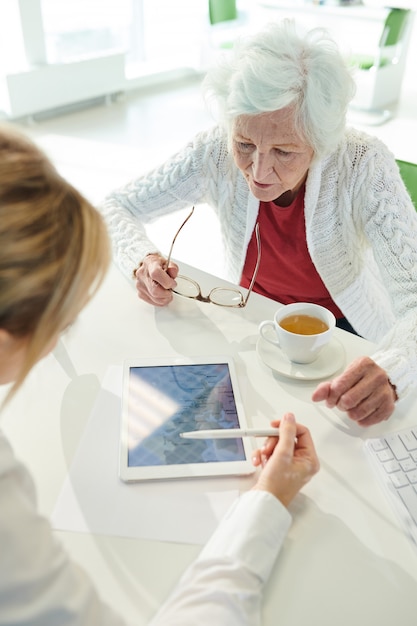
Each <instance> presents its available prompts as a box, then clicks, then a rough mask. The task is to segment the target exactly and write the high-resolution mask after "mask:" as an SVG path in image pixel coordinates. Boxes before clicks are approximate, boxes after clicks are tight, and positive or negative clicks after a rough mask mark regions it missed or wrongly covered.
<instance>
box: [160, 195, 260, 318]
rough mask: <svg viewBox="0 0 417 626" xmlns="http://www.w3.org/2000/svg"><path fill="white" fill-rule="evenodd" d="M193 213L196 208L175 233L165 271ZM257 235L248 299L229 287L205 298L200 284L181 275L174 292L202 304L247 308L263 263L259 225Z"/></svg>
mask: <svg viewBox="0 0 417 626" xmlns="http://www.w3.org/2000/svg"><path fill="white" fill-rule="evenodd" d="M193 213H194V207H193V208H192V209H191V213H190V214H189V215H188V216H187V217H186V218H185V220H184V221H183V223H182V224H181V226H180V227H179V229H178V230H177V232H176V233H175V237H174V239H173V240H172V244H171V248H170V250H169V254H168V258H167V261H166V263H165V269H166V268H168V266H169V262H170V260H171V255H172V250H173V247H174V243H175V240H176V239H177V237H178V235H179V233H180V232H181V230H182V228H183V227H184V226H185V224H186V223H187V222H188V220H189V219H190V217H191V216H192V214H193ZM255 235H256V245H257V249H258V257H257V260H256V265H255V270H254V272H253V276H252V280H251V282H250V285H249V288H248V291H247V293H246V297H245V296H244V295H243V294H242V292H241V291H240V290H239V289H229V288H227V287H215V288H214V289H212V290H211V291H210V293H209V294H208V296H203V295H202V293H201V287H200V285H199V284H198V283H196V282H195V280H193V279H192V278H188V277H187V276H181V275H180V274H179V275H178V276H177V277H176V278H175V280H176V283H177V286H176V287H175V289H173V290H172V291H173V292H174V293H176V294H177V295H179V296H183V297H184V298H192V299H194V300H199V301H200V302H211V303H212V304H217V305H218V306H227V307H237V308H243V307H244V306H246V305H247V303H248V300H249V296H250V294H251V293H252V289H253V286H254V284H255V280H256V276H257V274H258V269H259V264H260V262H261V237H260V235H259V224H256V227H255Z"/></svg>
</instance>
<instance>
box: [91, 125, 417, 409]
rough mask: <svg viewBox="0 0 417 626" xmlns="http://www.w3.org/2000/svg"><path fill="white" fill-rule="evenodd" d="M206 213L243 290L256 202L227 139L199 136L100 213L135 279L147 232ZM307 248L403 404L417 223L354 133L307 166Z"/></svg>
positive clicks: (416, 309) (366, 140)
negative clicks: (160, 223)
mask: <svg viewBox="0 0 417 626" xmlns="http://www.w3.org/2000/svg"><path fill="white" fill-rule="evenodd" d="M199 203H206V204H209V205H210V206H212V207H213V209H214V210H215V211H216V213H217V215H218V218H219V220H220V225H221V231H222V237H223V245H224V249H225V259H226V269H227V277H228V278H229V280H231V281H233V282H239V279H240V275H241V272H242V268H243V264H244V261H245V256H246V249H247V246H248V242H249V239H250V237H251V233H252V231H253V228H254V225H255V223H256V218H257V214H258V210H259V201H258V200H257V199H256V198H255V197H254V196H253V195H252V194H251V193H250V191H249V188H248V185H247V183H246V181H245V179H244V177H243V175H242V174H241V172H240V171H239V170H238V169H237V168H236V166H235V164H234V161H233V158H232V156H231V154H230V152H229V149H228V143H227V138H226V136H225V134H224V132H223V131H222V130H221V129H220V128H219V127H215V128H213V129H211V130H209V131H205V132H203V133H200V134H199V135H197V136H196V137H195V138H194V140H193V141H192V142H190V143H189V144H188V145H187V146H186V147H185V148H184V149H183V150H182V151H181V152H179V153H178V154H176V155H175V156H174V157H173V158H171V159H170V160H169V161H167V162H165V163H164V164H163V165H162V166H160V167H159V168H157V169H155V170H153V171H151V172H150V173H148V174H146V175H144V176H140V177H139V178H137V179H135V180H133V181H131V182H130V183H128V184H127V185H126V186H125V187H123V188H121V189H119V190H117V191H115V192H113V193H112V194H110V195H109V196H108V197H107V198H106V200H105V201H104V203H103V205H102V207H101V208H102V210H103V213H104V215H105V217H106V220H107V224H108V228H109V231H110V235H111V237H112V241H113V245H114V253H115V259H116V262H117V263H118V265H119V266H120V268H121V269H122V271H123V272H124V273H125V274H126V275H127V276H129V277H131V275H132V270H133V268H135V267H136V266H137V265H138V262H139V261H140V260H141V259H142V258H143V257H144V256H145V255H146V254H148V253H150V252H154V251H156V246H155V245H154V244H152V242H151V241H150V240H149V239H148V238H147V236H146V232H145V229H144V226H143V225H144V224H146V222H149V221H151V220H153V219H155V218H157V217H160V216H162V215H164V214H167V213H170V212H172V211H175V210H178V209H182V208H185V207H187V206H191V205H192V204H199ZM304 212H305V223H306V236H307V245H308V249H309V252H310V256H311V258H312V261H313V263H314V265H315V267H316V269H317V271H318V273H319V274H320V276H321V278H322V280H323V282H324V284H325V285H326V287H327V289H328V291H329V293H330V295H331V296H332V298H333V300H334V302H335V303H336V304H337V306H338V307H339V308H340V310H341V311H342V312H343V314H344V315H345V317H346V318H347V319H348V320H349V321H350V323H351V324H352V325H353V327H354V328H355V329H356V330H357V332H358V333H359V334H360V335H362V336H363V337H365V338H367V339H369V340H371V341H374V342H377V343H378V344H379V345H378V351H377V352H376V353H375V354H373V357H372V358H373V359H374V360H375V361H376V362H377V363H378V364H379V365H380V366H381V367H382V368H384V369H385V370H386V372H387V373H388V376H389V378H390V380H391V382H392V383H393V384H394V385H395V386H396V389H397V394H398V396H399V397H400V398H402V397H404V396H405V395H406V394H407V392H408V391H410V390H411V389H412V388H415V387H416V386H417V214H416V211H415V209H414V207H413V204H412V202H411V200H410V197H409V195H408V194H407V191H406V189H405V187H404V184H403V182H402V179H401V176H400V173H399V170H398V167H397V164H396V162H395V159H394V156H393V155H392V154H391V152H390V151H389V150H388V149H387V147H386V146H385V145H384V144H383V143H382V142H381V141H380V140H378V139H377V138H375V137H370V136H368V135H366V134H365V133H361V132H358V131H355V130H352V129H348V130H347V131H346V134H345V137H344V140H343V141H342V142H341V144H340V145H339V147H338V149H337V150H336V151H335V152H333V153H332V154H331V155H330V156H328V157H326V158H325V159H322V160H317V161H314V162H313V163H312V165H311V166H310V169H309V172H308V177H307V181H306V192H305V208H304Z"/></svg>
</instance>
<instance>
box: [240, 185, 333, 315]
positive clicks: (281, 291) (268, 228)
mask: <svg viewBox="0 0 417 626" xmlns="http://www.w3.org/2000/svg"><path fill="white" fill-rule="evenodd" d="M258 222H259V233H260V237H261V250H262V254H261V263H260V266H259V272H258V276H257V279H256V283H255V286H254V291H256V292H257V293H260V294H262V295H264V296H267V297H268V298H272V299H273V300H277V302H281V303H282V304H291V303H292V302H314V303H315V304H321V305H322V306H324V307H326V308H327V309H329V310H330V311H332V313H333V314H334V315H335V317H336V318H342V317H343V313H342V312H341V310H340V309H339V308H338V307H337V306H336V304H335V303H334V302H333V300H332V298H331V297H330V294H329V292H328V291H327V289H326V287H325V285H324V283H323V281H322V279H321V278H320V276H319V274H318V273H317V270H316V268H315V267H314V265H313V261H312V260H311V257H310V254H309V252H308V248H307V240H306V232H305V221H304V186H303V187H302V188H301V189H300V191H299V193H298V194H297V197H296V198H295V200H294V201H293V202H292V204H290V206H288V207H279V206H277V205H276V204H274V203H273V202H261V203H260V207H259V214H258ZM256 258H257V247H256V237H255V231H254V232H253V233H252V237H251V240H250V242H249V246H248V249H247V253H246V260H245V265H244V267H243V272H242V278H241V281H240V284H241V285H242V287H246V288H248V287H249V284H250V281H251V278H252V274H253V270H254V268H255V265H256Z"/></svg>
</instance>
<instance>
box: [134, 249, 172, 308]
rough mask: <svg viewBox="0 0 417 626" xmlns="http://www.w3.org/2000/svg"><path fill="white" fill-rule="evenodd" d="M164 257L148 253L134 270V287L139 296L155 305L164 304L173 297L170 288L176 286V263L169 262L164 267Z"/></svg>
mask: <svg viewBox="0 0 417 626" xmlns="http://www.w3.org/2000/svg"><path fill="white" fill-rule="evenodd" d="M165 264H166V259H164V258H163V257H162V256H161V255H159V254H148V255H147V256H146V257H145V258H144V259H143V262H142V263H141V265H140V267H139V268H138V269H137V270H136V271H135V279H136V289H137V291H138V295H139V298H141V299H142V300H145V302H148V303H149V304H153V305H155V306H165V305H167V304H169V303H170V302H171V300H172V298H173V295H172V291H171V289H174V287H175V286H176V282H175V278H176V276H177V274H178V265H177V264H176V263H173V262H170V264H169V267H168V269H165Z"/></svg>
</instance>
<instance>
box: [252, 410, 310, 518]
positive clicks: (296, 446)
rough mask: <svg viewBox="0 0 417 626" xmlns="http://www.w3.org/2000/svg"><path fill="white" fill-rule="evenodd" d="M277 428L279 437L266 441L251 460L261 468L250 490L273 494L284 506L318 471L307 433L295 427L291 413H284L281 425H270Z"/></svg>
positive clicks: (303, 427)
mask: <svg viewBox="0 0 417 626" xmlns="http://www.w3.org/2000/svg"><path fill="white" fill-rule="evenodd" d="M271 426H273V427H274V428H277V427H279V431H280V436H279V437H268V439H267V440H266V441H265V444H264V446H263V447H262V448H260V449H258V450H256V451H255V453H254V455H253V457H252V460H253V464H254V465H255V466H262V471H261V473H260V475H259V478H258V482H257V483H256V485H255V486H254V487H253V489H261V490H263V491H268V492H269V493H272V494H273V495H274V496H275V497H276V498H278V500H280V501H281V502H282V504H283V505H284V506H288V504H289V503H290V502H291V500H292V499H293V498H294V496H295V495H296V494H297V493H298V492H299V490H300V489H301V488H302V487H303V485H305V484H306V483H307V482H308V481H309V480H310V478H311V477H312V476H314V474H316V473H317V472H318V470H319V468H320V463H319V460H318V457H317V454H316V450H315V448H314V444H313V441H312V438H311V435H310V431H309V430H308V428H306V427H305V426H302V425H301V424H297V423H296V421H295V417H294V415H293V414H292V413H285V415H284V416H283V418H282V420H281V421H278V420H277V421H273V422H271Z"/></svg>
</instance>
